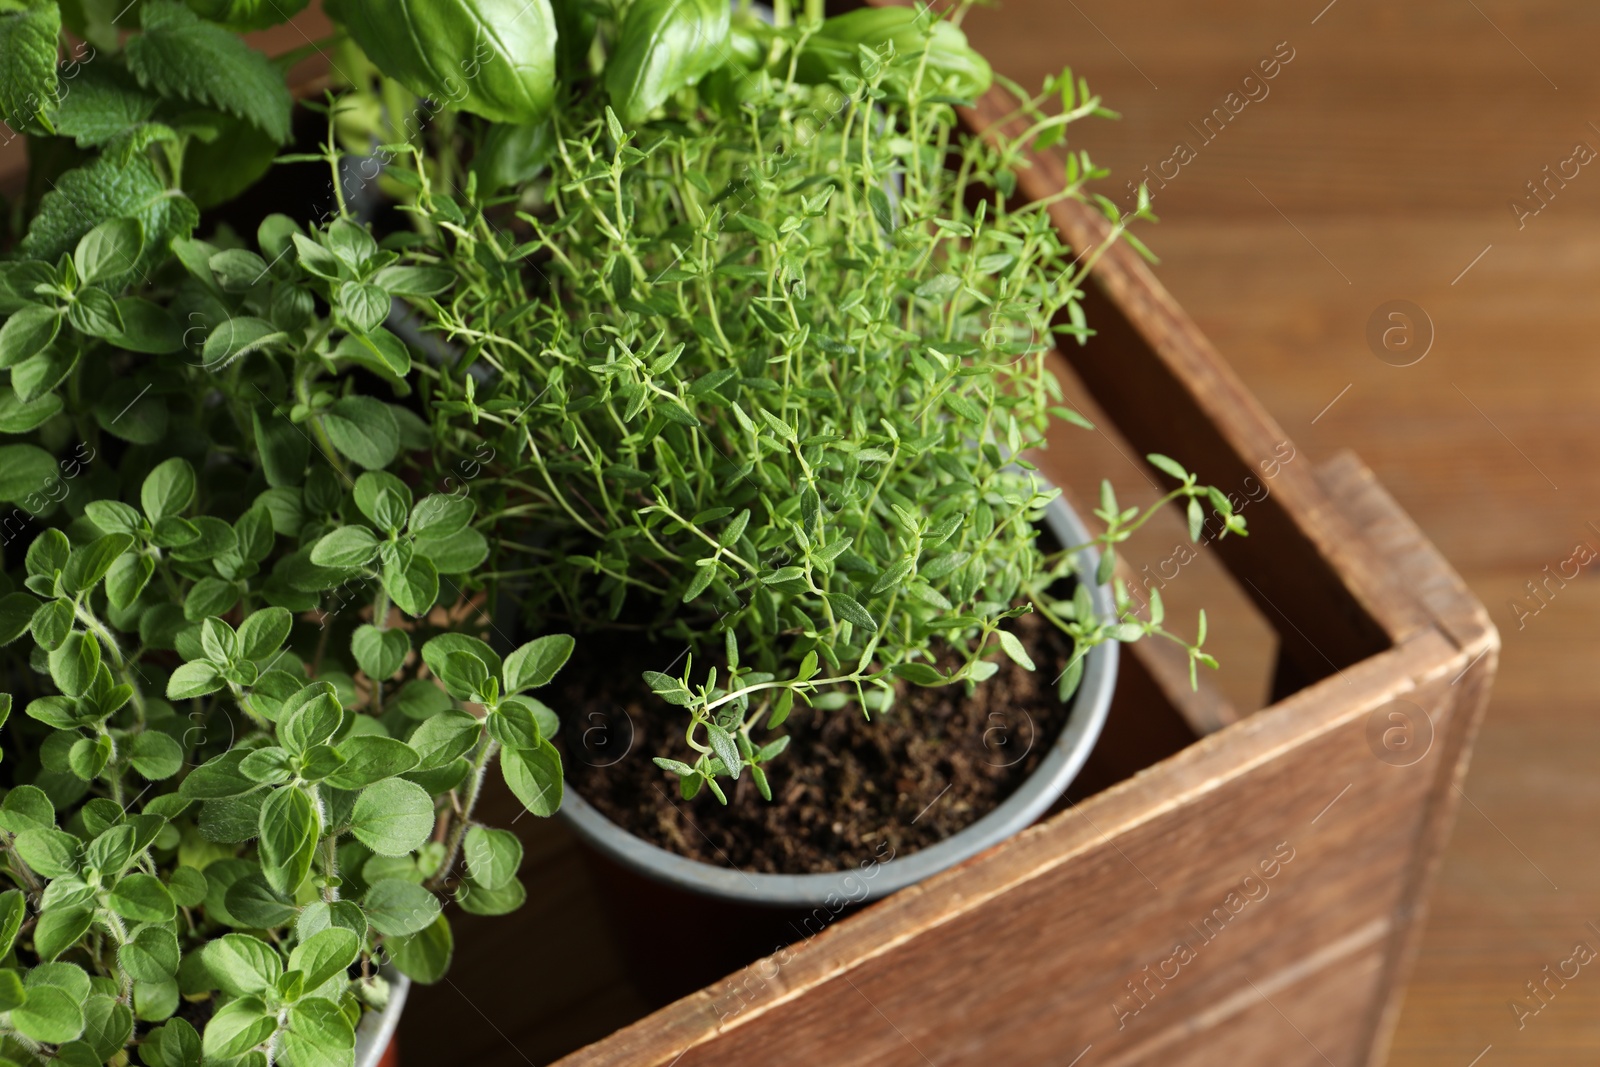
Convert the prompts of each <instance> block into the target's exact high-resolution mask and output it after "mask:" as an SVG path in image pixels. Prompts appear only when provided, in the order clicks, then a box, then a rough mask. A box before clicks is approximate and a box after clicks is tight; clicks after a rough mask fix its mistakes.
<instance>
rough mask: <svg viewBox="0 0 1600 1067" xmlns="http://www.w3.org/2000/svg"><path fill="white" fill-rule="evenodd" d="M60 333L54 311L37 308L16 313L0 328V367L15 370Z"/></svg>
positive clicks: (58, 322) (46, 346)
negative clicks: (14, 368) (13, 368)
mask: <svg viewBox="0 0 1600 1067" xmlns="http://www.w3.org/2000/svg"><path fill="white" fill-rule="evenodd" d="M60 332H61V316H60V315H59V314H57V312H56V309H55V308H50V307H40V306H39V305H37V304H30V305H29V306H27V307H25V308H23V309H22V310H21V311H18V312H17V313H16V314H14V315H12V316H11V317H10V318H9V319H7V320H6V322H5V325H4V326H0V367H15V366H17V365H18V364H19V363H23V362H25V361H26V360H30V359H32V358H33V357H34V356H37V355H38V354H39V353H41V352H43V351H44V350H45V349H47V348H49V347H50V343H51V342H52V341H54V340H55V339H56V335H57V334H58V333H60Z"/></svg>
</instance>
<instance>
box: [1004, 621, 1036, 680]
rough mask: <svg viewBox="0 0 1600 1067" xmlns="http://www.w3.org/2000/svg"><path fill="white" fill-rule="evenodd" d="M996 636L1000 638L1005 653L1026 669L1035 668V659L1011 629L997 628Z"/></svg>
mask: <svg viewBox="0 0 1600 1067" xmlns="http://www.w3.org/2000/svg"><path fill="white" fill-rule="evenodd" d="M995 636H997V637H999V638H1000V647H1001V648H1002V649H1004V650H1005V654H1006V655H1008V656H1010V657H1011V659H1012V660H1013V661H1014V662H1016V663H1017V664H1019V665H1020V666H1021V667H1022V668H1023V669H1024V670H1030V671H1031V670H1033V669H1034V666H1033V659H1032V657H1030V656H1029V655H1028V650H1027V649H1025V648H1023V647H1022V642H1021V641H1020V640H1019V639H1018V638H1017V635H1016V634H1014V633H1012V632H1011V631H1010V630H996V631H995Z"/></svg>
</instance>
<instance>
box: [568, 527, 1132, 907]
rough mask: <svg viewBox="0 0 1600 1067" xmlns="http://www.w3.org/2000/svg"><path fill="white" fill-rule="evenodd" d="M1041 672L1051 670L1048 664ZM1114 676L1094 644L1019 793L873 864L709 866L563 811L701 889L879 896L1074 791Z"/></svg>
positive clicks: (1110, 647) (578, 826)
mask: <svg viewBox="0 0 1600 1067" xmlns="http://www.w3.org/2000/svg"><path fill="white" fill-rule="evenodd" d="M1045 524H1046V526H1047V527H1048V528H1049V529H1050V532H1051V533H1052V534H1054V535H1055V537H1056V539H1057V540H1058V541H1059V542H1060V543H1061V544H1063V545H1080V544H1084V543H1086V542H1088V541H1089V539H1090V535H1089V532H1088V530H1086V529H1085V528H1084V525H1083V523H1082V522H1081V521H1080V520H1079V519H1078V516H1077V515H1076V514H1074V513H1073V511H1072V509H1071V508H1070V507H1068V506H1067V504H1066V502H1065V501H1064V500H1061V499H1059V498H1058V499H1056V500H1055V501H1054V502H1052V503H1051V504H1050V506H1049V508H1048V509H1047V511H1046V513H1045ZM1097 561H1098V556H1097V554H1096V553H1094V552H1093V551H1092V550H1088V549H1085V550H1084V552H1083V553H1082V554H1081V557H1080V563H1081V564H1082V566H1081V567H1080V573H1084V574H1093V573H1094V565H1095V563H1096V562H1097ZM1090 595H1091V597H1092V598H1093V601H1094V607H1095V611H1096V612H1097V613H1098V614H1099V615H1100V617H1102V618H1110V617H1111V616H1112V615H1113V614H1114V611H1115V609H1114V607H1113V604H1112V601H1111V595H1110V592H1109V591H1108V590H1107V589H1106V588H1105V587H1103V586H1101V587H1097V588H1092V589H1091V590H1090ZM1041 669H1043V670H1049V669H1050V667H1049V665H1048V664H1046V665H1043V666H1042V667H1041ZM1116 675H1117V646H1116V644H1115V643H1109V642H1108V643H1107V644H1103V645H1100V646H1099V647H1097V648H1095V649H1092V650H1091V651H1090V652H1089V654H1088V656H1087V658H1086V659H1085V661H1084V671H1083V681H1082V682H1081V684H1080V685H1079V687H1078V692H1077V694H1076V695H1075V696H1074V698H1073V703H1072V711H1071V714H1070V716H1069V718H1068V720H1067V724H1066V726H1065V727H1064V728H1063V729H1062V731H1061V735H1060V736H1059V737H1058V738H1057V739H1056V742H1055V744H1054V745H1052V746H1051V748H1050V751H1049V752H1048V753H1047V754H1046V755H1045V757H1044V759H1043V761H1042V762H1041V763H1040V764H1039V766H1038V767H1037V768H1036V769H1035V770H1034V772H1033V774H1031V775H1029V776H1028V778H1027V780H1026V781H1024V782H1023V783H1022V786H1021V787H1020V788H1019V789H1018V790H1017V791H1016V792H1015V793H1013V794H1012V795H1011V796H1010V797H1008V798H1006V800H1005V801H1003V802H1002V803H1001V804H1000V806H999V807H997V808H995V809H994V810H993V811H991V812H990V813H989V814H987V815H985V816H984V817H983V818H981V819H979V820H978V821H977V822H975V823H973V824H972V825H970V826H968V827H967V828H966V829H964V830H961V831H960V832H958V833H955V834H953V835H951V836H950V837H947V838H945V839H944V840H943V841H940V842H939V843H938V844H936V845H930V846H929V847H927V848H924V849H921V850H919V851H917V852H913V853H911V854H909V855H906V856H899V857H895V858H893V859H890V860H887V861H885V862H882V863H877V864H872V865H870V866H869V867H868V868H866V869H865V870H863V869H860V868H856V867H850V868H847V869H844V870H841V871H837V872H833V873H827V874H760V873H753V872H751V873H747V872H745V871H739V870H734V869H732V868H728V867H718V866H714V865H712V864H709V863H702V862H700V861H699V860H692V859H689V858H687V857H685V856H680V855H677V854H676V853H673V852H668V851H667V850H666V849H664V848H659V847H657V846H656V845H652V844H650V843H649V842H648V841H645V840H643V839H641V838H638V837H635V836H634V835H633V834H631V833H629V832H628V831H626V830H624V829H622V827H620V826H618V825H617V824H616V823H614V822H612V821H611V820H610V819H608V818H606V817H605V816H604V815H602V814H600V812H599V811H598V810H596V808H595V807H594V805H592V804H590V803H588V802H587V801H585V800H584V799H583V797H581V796H579V795H578V793H577V791H576V790H575V789H571V788H569V789H568V790H567V791H566V796H565V797H564V798H563V801H562V804H561V810H560V816H561V817H562V818H563V819H565V820H566V822H567V824H568V825H569V826H571V827H572V828H573V829H574V830H575V831H577V833H578V835H579V836H580V837H582V838H583V839H584V840H585V841H586V842H588V844H589V845H591V846H592V847H593V848H594V849H596V850H597V851H598V852H600V853H601V854H602V855H603V856H604V857H606V858H607V859H609V860H611V861H612V862H614V863H616V864H618V865H620V866H621V867H623V868H625V869H627V870H629V871H632V872H634V873H637V874H640V875H643V876H645V877H646V878H649V879H651V880H652V881H655V882H659V883H664V884H666V885H669V886H672V887H675V888H677V889H680V890H683V891H686V892H688V893H692V894H695V895H699V896H704V897H711V898H716V899H721V900H727V901H737V902H739V903H741V904H747V905H758V906H764V907H772V908H814V907H819V906H827V905H830V904H831V903H834V902H837V901H840V900H848V901H851V902H856V903H859V902H862V901H866V900H876V899H878V898H879V897H883V896H887V895H888V894H890V893H893V892H895V891H896V890H899V889H904V888H905V887H906V886H908V885H912V884H914V883H916V882H920V881H922V880H923V879H924V878H928V877H930V876H931V875H934V874H937V873H939V872H940V871H942V870H945V869H946V868H948V867H953V866H955V865H956V864H958V863H960V862H961V861H962V860H965V859H968V858H970V857H972V856H975V855H977V854H978V853H979V852H982V851H983V850H984V849H986V848H988V847H990V846H991V845H994V844H997V843H999V842H1001V841H1004V840H1005V839H1006V838H1008V837H1010V836H1011V835H1013V834H1015V833H1017V832H1018V831H1020V830H1022V829H1024V828H1025V827H1027V826H1028V825H1029V824H1030V823H1032V822H1033V821H1034V820H1035V819H1037V818H1038V817H1039V816H1040V815H1043V814H1044V813H1045V811H1047V810H1048V809H1049V808H1050V806H1051V805H1052V804H1054V803H1055V802H1056V800H1057V799H1058V798H1059V797H1060V796H1061V794H1062V793H1064V792H1065V791H1066V788H1067V786H1068V785H1070V784H1071V782H1072V779H1073V778H1074V777H1076V776H1077V774H1078V771H1079V770H1080V769H1081V768H1082V767H1083V763H1084V761H1085V760H1086V759H1088V757H1089V751H1090V750H1091V749H1092V748H1094V744H1095V742H1096V741H1097V740H1099V737H1100V729H1101V727H1102V726H1104V725H1105V720H1106V713H1107V711H1108V710H1109V709H1110V706H1111V690H1112V688H1113V686H1114V685H1115V683H1116Z"/></svg>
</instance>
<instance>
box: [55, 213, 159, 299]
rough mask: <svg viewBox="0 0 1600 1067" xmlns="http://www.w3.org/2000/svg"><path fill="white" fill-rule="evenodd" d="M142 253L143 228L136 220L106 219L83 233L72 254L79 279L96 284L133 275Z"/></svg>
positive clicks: (85, 282)
mask: <svg viewBox="0 0 1600 1067" xmlns="http://www.w3.org/2000/svg"><path fill="white" fill-rule="evenodd" d="M143 252H144V226H143V225H142V224H141V223H140V222H139V220H138V219H136V218H132V219H128V218H123V219H107V220H106V221H105V222H102V223H100V225H98V226H96V227H95V228H94V229H92V230H90V231H89V232H88V233H86V234H84V235H83V237H82V238H81V239H79V241H78V247H77V249H76V250H75V251H74V252H73V253H72V262H73V265H74V266H76V267H77V268H78V280H79V281H80V282H82V283H84V284H86V285H87V284H97V283H100V282H102V281H105V280H106V279H112V278H120V277H122V276H124V275H127V274H130V273H132V272H133V271H134V270H135V269H136V267H137V264H138V262H139V256H140V255H141V254H142V253H143Z"/></svg>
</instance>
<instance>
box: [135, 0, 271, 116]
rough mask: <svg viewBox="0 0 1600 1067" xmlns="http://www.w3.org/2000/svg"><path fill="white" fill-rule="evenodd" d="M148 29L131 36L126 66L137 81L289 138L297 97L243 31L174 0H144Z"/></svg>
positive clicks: (143, 20)
mask: <svg viewBox="0 0 1600 1067" xmlns="http://www.w3.org/2000/svg"><path fill="white" fill-rule="evenodd" d="M139 21H140V24H141V25H142V26H143V27H144V33H142V34H139V35H137V36H135V37H132V38H130V39H129V40H128V43H127V47H126V51H125V55H126V56H127V62H128V67H129V69H130V70H132V71H133V73H134V75H135V76H137V77H138V79H139V84H140V85H143V86H144V87H145V88H147V89H153V90H155V91H156V92H158V93H160V94H161V95H162V96H165V97H169V98H170V97H181V98H183V99H185V100H189V101H191V102H193V103H196V104H205V105H208V106H210V107H214V108H216V109H217V110H218V111H224V112H227V113H228V114H230V115H234V116H237V117H238V118H241V119H244V120H245V121H246V122H249V123H250V124H251V125H253V126H255V127H256V128H258V129H259V130H261V132H263V133H265V134H267V135H268V136H269V137H271V138H273V139H274V140H276V141H277V142H278V143H280V144H282V143H283V142H285V141H287V140H288V139H289V134H290V129H289V113H290V109H291V108H292V106H293V100H292V98H291V97H290V95H289V90H288V89H287V88H286V87H285V85H284V82H283V75H282V74H281V73H279V71H278V69H277V68H276V67H274V66H273V65H272V63H271V62H270V61H269V60H268V59H267V57H266V56H264V55H262V54H261V53H260V52H257V51H256V50H255V49H253V48H251V47H250V46H249V45H247V44H245V43H244V41H242V40H241V39H240V38H239V37H237V36H236V35H234V34H232V33H229V32H228V31H227V30H224V29H222V28H221V27H220V26H214V25H211V24H210V23H207V22H202V21H201V20H200V19H199V18H197V17H196V16H195V15H194V13H193V12H191V11H190V10H189V9H188V8H186V7H184V6H183V5H182V4H180V3H176V2H175V0H145V4H144V7H143V8H142V9H141V11H140V20H139Z"/></svg>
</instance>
